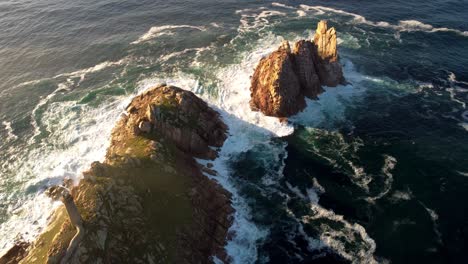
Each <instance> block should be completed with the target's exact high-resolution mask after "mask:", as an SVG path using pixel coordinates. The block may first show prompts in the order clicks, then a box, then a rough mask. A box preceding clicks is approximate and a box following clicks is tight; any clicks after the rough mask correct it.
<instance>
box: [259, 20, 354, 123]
mask: <svg viewBox="0 0 468 264" xmlns="http://www.w3.org/2000/svg"><path fill="white" fill-rule="evenodd" d="M344 82H345V80H344V77H343V70H342V68H341V65H340V63H339V61H338V52H337V47H336V31H335V29H334V28H333V27H332V28H328V25H327V22H326V21H325V20H322V21H320V22H319V23H318V25H317V30H316V33H315V36H314V40H313V42H312V41H309V40H300V41H298V42H296V43H295V44H294V46H293V50H291V46H290V45H289V42H288V41H283V42H282V43H281V45H280V46H279V48H278V50H276V51H274V52H273V53H271V54H270V55H268V56H267V57H265V58H262V59H261V60H260V62H259V64H258V65H257V67H256V69H255V72H254V74H253V77H252V79H251V87H250V91H251V100H250V106H251V108H252V110H255V111H261V112H262V113H264V114H265V115H268V116H276V117H288V116H291V115H294V114H296V113H297V112H299V111H301V110H302V109H304V107H305V100H304V97H308V98H310V99H317V96H318V95H319V94H320V93H322V92H323V89H322V85H323V86H329V87H335V86H337V85H339V84H342V83H344Z"/></svg>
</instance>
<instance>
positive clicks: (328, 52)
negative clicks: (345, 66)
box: [313, 20, 338, 62]
mask: <svg viewBox="0 0 468 264" xmlns="http://www.w3.org/2000/svg"><path fill="white" fill-rule="evenodd" d="M313 42H314V44H315V46H316V47H317V55H318V57H319V58H320V59H322V60H328V61H329V62H333V61H337V60H338V52H337V49H336V30H335V28H334V27H331V28H328V25H327V21H326V20H321V21H320V22H319V23H318V24H317V30H316V31H315V35H314V40H313Z"/></svg>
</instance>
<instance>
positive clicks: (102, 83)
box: [0, 0, 468, 263]
mask: <svg viewBox="0 0 468 264" xmlns="http://www.w3.org/2000/svg"><path fill="white" fill-rule="evenodd" d="M467 11H468V2H467V1H466V0H452V1H435V0H432V1H425V2H421V1H381V0H377V1H344V0H343V1H332V2H331V1H277V2H273V1H234V0H230V1H222V2H218V1H207V0H202V1H147V0H143V1H115V0H104V1H88V0H86V1H71V0H58V1H50V0H35V1H26V0H21V1H13V0H4V1H2V2H1V3H0V80H1V82H0V139H1V140H0V253H1V252H4V251H5V250H6V249H8V247H9V246H11V244H12V243H13V241H14V240H15V239H17V238H19V237H23V238H24V239H29V240H33V239H34V237H35V236H36V235H37V234H38V233H40V232H41V230H42V229H43V228H44V226H45V225H46V224H47V220H48V219H47V218H48V216H49V212H50V211H51V210H52V209H53V208H54V207H55V206H57V204H53V203H52V202H51V201H50V200H48V199H47V198H46V197H45V195H44V190H45V189H46V188H47V186H50V185H52V184H57V183H60V182H61V181H62V180H63V179H64V178H71V179H74V180H75V181H78V180H79V179H80V178H81V172H82V171H83V170H85V169H87V168H88V166H89V164H90V163H91V162H92V161H95V160H101V159H103V157H104V154H105V151H106V148H107V146H108V144H109V142H108V139H109V135H110V131H111V129H112V127H113V125H114V123H115V122H116V121H117V120H118V118H119V115H120V114H121V113H122V111H123V108H124V107H125V105H126V104H127V103H128V102H129V100H130V99H131V98H132V97H133V96H135V95H136V94H138V93H140V92H142V91H144V90H145V89H148V88H149V87H151V86H153V85H155V84H157V83H161V82H165V83H169V84H174V85H177V86H180V87H181V88H184V89H187V90H191V91H193V92H195V93H196V94H198V95H199V96H200V97H202V98H203V99H204V100H206V101H207V102H208V103H209V104H210V105H211V106H212V107H214V108H215V109H217V110H218V111H220V113H221V114H222V116H223V119H224V121H225V122H226V123H227V124H228V125H229V128H230V130H229V133H230V136H229V138H228V139H227V141H226V142H225V145H224V146H223V148H222V150H221V153H220V157H219V158H218V159H217V160H215V162H214V164H215V168H216V169H217V171H218V172H219V176H216V177H214V179H216V180H217V181H219V182H220V183H221V184H222V185H223V186H224V187H225V188H226V189H228V190H229V191H231V192H232V193H233V205H234V207H235V209H236V213H235V215H234V225H233V226H232V228H231V231H232V238H231V240H230V241H229V243H228V245H227V246H226V249H227V251H228V254H229V255H230V256H231V258H232V263H465V262H467V261H468V255H467V253H466V252H468V246H467V241H468V228H467V226H468V216H467V212H468V205H467V203H466V201H467V199H468V110H467V109H466V104H467V102H468V70H467V67H466V65H468V50H467V49H466V47H468V19H467V18H466V14H467ZM320 19H327V20H328V21H329V24H330V25H332V26H334V27H335V28H336V29H337V31H338V37H339V52H340V56H341V62H342V64H343V65H344V69H345V70H344V72H345V77H346V78H347V80H348V81H349V82H350V84H348V85H346V86H339V87H337V88H326V90H327V91H326V93H324V94H322V95H321V96H320V98H319V100H317V101H308V102H307V103H308V107H307V108H306V109H305V110H304V111H303V112H302V113H299V114H298V115H296V116H294V117H292V118H291V119H290V122H289V123H288V124H282V123H280V122H278V121H277V120H276V119H275V118H270V117H265V116H263V115H262V114H260V113H256V112H252V111H251V110H250V109H249V106H248V100H249V96H250V92H249V84H250V79H249V77H250V76H251V75H252V74H253V70H254V67H255V66H256V64H257V63H258V61H259V59H260V58H261V57H262V56H265V55H266V54H268V53H269V52H271V51H273V50H274V49H275V48H276V47H277V46H278V45H279V44H280V43H281V41H282V40H283V39H286V40H290V41H294V40H298V39H300V38H311V37H312V36H313V33H314V32H313V31H314V29H315V25H316V23H317V22H318V21H319V20H320ZM199 162H200V163H204V162H206V161H203V160H200V161H199Z"/></svg>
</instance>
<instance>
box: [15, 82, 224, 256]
mask: <svg viewBox="0 0 468 264" xmlns="http://www.w3.org/2000/svg"><path fill="white" fill-rule="evenodd" d="M226 133H227V126H226V125H225V124H224V123H223V122H222V120H221V118H220V116H219V114H218V113H217V112H215V111H214V110H212V109H211V108H210V107H209V106H208V105H207V104H206V103H205V102H203V101H202V100H201V99H199V98H198V97H196V96H195V95H194V94H193V93H191V92H188V91H185V90H182V89H180V88H177V87H172V86H167V85H160V86H157V87H154V88H152V89H149V90H148V91H147V92H145V93H143V94H141V95H139V96H137V97H135V98H134V99H133V100H132V102H131V103H130V105H129V106H128V107H127V112H126V114H124V115H122V117H121V119H120V120H119V121H118V123H117V124H116V126H115V128H114V129H113V131H112V135H111V144H110V146H109V148H108V150H107V154H106V159H105V161H104V162H102V163H101V162H94V163H92V164H91V168H90V169H89V170H88V171H86V172H84V173H83V175H84V178H83V179H82V180H81V181H80V183H79V184H78V186H76V187H73V188H72V189H71V196H70V199H71V198H73V200H74V201H75V204H76V208H77V211H79V213H80V214H81V216H82V221H83V226H84V227H85V229H86V232H85V233H84V236H83V237H82V241H81V243H79V245H78V247H77V248H76V250H74V251H73V255H71V257H70V259H66V258H67V254H68V252H69V251H68V250H67V248H68V249H69V245H71V244H70V243H71V241H73V237H75V236H76V235H77V232H76V230H75V228H74V226H76V225H77V222H76V221H70V220H71V219H70V218H69V217H68V216H67V213H66V211H65V208H64V207H60V208H58V209H57V211H56V212H55V213H54V214H53V217H52V220H51V221H50V223H49V225H48V227H47V229H46V230H45V231H44V233H43V234H42V235H41V236H39V238H38V239H37V240H36V241H35V242H34V243H33V245H32V246H31V247H30V250H29V252H28V253H26V254H25V255H26V256H25V257H24V258H23V259H22V260H21V262H20V263H61V262H63V261H64V260H65V259H66V261H67V263H71V264H73V263H212V262H213V259H212V257H213V256H215V257H217V258H218V259H220V260H221V261H224V262H228V261H229V260H228V258H227V254H226V252H225V249H224V246H225V243H226V239H227V233H228V229H229V227H230V226H231V223H232V219H231V217H232V216H231V215H232V213H233V209H232V207H231V202H230V199H231V195H230V193H228V192H227V191H225V190H224V189H223V188H222V187H221V186H220V185H219V184H217V183H216V182H215V181H213V180H211V179H209V178H208V177H206V176H205V175H204V174H203V172H204V171H205V172H207V173H210V174H212V175H216V171H215V170H213V169H212V168H210V167H212V165H210V166H208V165H207V167H206V168H205V167H204V166H202V165H199V164H198V163H197V162H196V161H195V159H194V157H199V158H205V159H213V158H215V157H216V155H217V151H216V148H218V147H221V146H222V145H223V142H224V140H225V138H226ZM67 209H68V208H67ZM72 211H73V210H72ZM72 220H73V219H72ZM78 222H79V221H78ZM20 253H21V252H20ZM13 255H14V256H18V255H20V254H16V255H15V254H12V256H13ZM7 263H9V262H7ZM15 263H17V262H15Z"/></svg>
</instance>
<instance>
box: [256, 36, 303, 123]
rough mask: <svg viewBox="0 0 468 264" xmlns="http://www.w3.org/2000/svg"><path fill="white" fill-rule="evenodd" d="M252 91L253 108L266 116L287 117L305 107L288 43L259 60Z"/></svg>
mask: <svg viewBox="0 0 468 264" xmlns="http://www.w3.org/2000/svg"><path fill="white" fill-rule="evenodd" d="M251 92H252V95H251V98H252V99H251V101H250V105H251V107H252V109H255V110H261V111H262V112H263V113H264V114H265V115H271V116H289V115H292V114H294V113H296V109H297V108H298V107H299V108H301V109H302V108H303V107H305V100H304V96H303V95H302V92H301V84H300V82H299V79H298V77H297V75H296V72H295V71H294V56H293V54H292V53H291V49H290V47H289V43H288V42H283V44H282V45H281V47H280V48H279V49H278V50H277V51H275V52H273V53H271V54H270V56H268V57H267V58H263V59H262V60H260V63H259V64H258V66H257V69H256V70H255V73H254V75H253V77H252V87H251Z"/></svg>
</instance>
